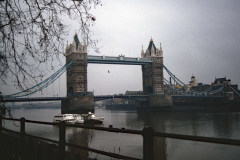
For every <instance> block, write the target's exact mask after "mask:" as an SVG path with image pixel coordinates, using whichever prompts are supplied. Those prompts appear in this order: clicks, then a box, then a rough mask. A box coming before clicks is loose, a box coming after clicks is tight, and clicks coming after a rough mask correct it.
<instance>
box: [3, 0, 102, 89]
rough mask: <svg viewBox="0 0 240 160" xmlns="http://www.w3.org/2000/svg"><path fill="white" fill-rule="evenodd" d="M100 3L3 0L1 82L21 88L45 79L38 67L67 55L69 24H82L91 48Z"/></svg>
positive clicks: (86, 0) (84, 35)
mask: <svg viewBox="0 0 240 160" xmlns="http://www.w3.org/2000/svg"><path fill="white" fill-rule="evenodd" d="M98 5H101V2H100V0H0V76H1V77H0V81H1V83H7V79H8V78H11V77H12V78H13V81H14V82H15V83H16V84H17V85H18V87H20V88H22V89H23V88H26V87H28V86H29V85H30V84H33V83H36V82H37V80H38V78H39V77H42V74H43V71H41V70H40V69H39V68H40V67H39V66H41V65H42V64H45V63H48V62H51V63H52V61H53V60H55V59H58V58H59V55H61V54H64V44H65V38H66V35H67V33H68V28H69V26H68V24H66V23H65V22H64V19H66V18H68V19H71V20H73V21H75V22H77V23H78V24H79V32H80V33H81V36H82V37H83V38H84V39H85V40H87V43H88V44H90V45H91V46H92V47H94V46H95V45H96V43H95V41H94V40H92V38H91V32H90V27H91V25H92V24H93V23H94V21H95V17H94V16H93V15H92V14H91V13H90V10H91V8H92V7H96V6H98Z"/></svg>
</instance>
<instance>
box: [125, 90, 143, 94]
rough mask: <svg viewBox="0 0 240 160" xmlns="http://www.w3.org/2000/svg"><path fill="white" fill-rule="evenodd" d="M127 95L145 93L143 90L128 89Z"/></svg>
mask: <svg viewBox="0 0 240 160" xmlns="http://www.w3.org/2000/svg"><path fill="white" fill-rule="evenodd" d="M125 95H143V91H126V92H125Z"/></svg>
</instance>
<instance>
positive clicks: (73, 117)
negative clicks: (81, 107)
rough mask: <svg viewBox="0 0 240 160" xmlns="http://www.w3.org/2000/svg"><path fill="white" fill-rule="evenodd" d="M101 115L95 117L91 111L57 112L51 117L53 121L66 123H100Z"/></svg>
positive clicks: (101, 121) (101, 120)
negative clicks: (86, 112) (84, 112)
mask: <svg viewBox="0 0 240 160" xmlns="http://www.w3.org/2000/svg"><path fill="white" fill-rule="evenodd" d="M103 120H104V118H103V117H96V116H95V115H94V114H93V113H91V112H89V113H88V114H58V115H55V116H54V118H53V123H59V122H61V121H65V122H66V123H67V124H83V123H87V124H101V123H103Z"/></svg>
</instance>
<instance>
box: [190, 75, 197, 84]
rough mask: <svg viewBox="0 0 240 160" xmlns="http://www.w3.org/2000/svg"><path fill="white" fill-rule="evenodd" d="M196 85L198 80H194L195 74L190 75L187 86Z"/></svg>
mask: <svg viewBox="0 0 240 160" xmlns="http://www.w3.org/2000/svg"><path fill="white" fill-rule="evenodd" d="M197 85H198V81H197V80H196V78H195V76H194V75H192V77H191V81H189V86H190V87H195V86H197Z"/></svg>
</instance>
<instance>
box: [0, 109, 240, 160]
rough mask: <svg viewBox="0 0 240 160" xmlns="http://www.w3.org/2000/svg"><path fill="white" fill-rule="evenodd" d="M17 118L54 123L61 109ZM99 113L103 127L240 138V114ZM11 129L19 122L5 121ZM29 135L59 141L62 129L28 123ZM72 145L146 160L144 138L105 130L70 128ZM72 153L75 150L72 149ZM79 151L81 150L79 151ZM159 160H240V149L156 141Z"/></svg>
mask: <svg viewBox="0 0 240 160" xmlns="http://www.w3.org/2000/svg"><path fill="white" fill-rule="evenodd" d="M12 113H13V116H14V118H20V117H25V118H26V119H30V120H39V121H48V122H52V118H53V116H54V115H56V114H59V113H60V109H16V110H12ZM95 114H96V115H99V116H104V118H105V120H104V124H103V126H109V125H113V127H116V128H123V127H124V128H127V129H138V130H141V129H143V127H144V126H151V127H153V128H154V130H155V131H158V132H166V133H177V134H185V135H197V136H208V137H219V138H230V139H240V112H237V113H192V112H191V113H190V112H174V113H169V112H164V113H163V112H162V113H161V112H146V113H143V114H138V113H137V112H136V111H119V110H106V109H103V108H96V110H95ZM4 125H5V126H6V127H7V128H11V129H14V130H19V124H18V123H12V122H11V123H9V122H6V121H5V122H4ZM26 132H27V133H29V134H34V135H37V136H42V137H47V138H51V139H55V140H58V128H57V127H53V126H45V125H36V124H27V125H26ZM66 138H67V141H68V142H71V143H74V144H79V145H84V146H88V147H92V148H96V149H100V150H104V151H109V152H114V153H119V154H122V155H128V156H132V157H137V158H142V150H143V147H142V143H143V140H142V136H138V135H130V134H120V133H108V132H105V131H95V130H86V129H80V128H67V131H66ZM70 150H71V149H70ZM78 152H79V151H78ZM154 153H155V159H159V160H160V159H162V160H165V159H166V160H202V159H204V160H206V159H210V160H226V159H227V160H228V159H229V160H239V159H240V147H237V146H230V145H220V144H211V143H203V142H193V141H185V140H176V139H170V138H155V139H154ZM86 156H90V157H92V158H97V159H111V158H109V157H104V156H100V155H97V154H94V153H86Z"/></svg>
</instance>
